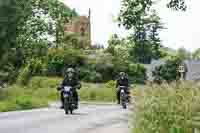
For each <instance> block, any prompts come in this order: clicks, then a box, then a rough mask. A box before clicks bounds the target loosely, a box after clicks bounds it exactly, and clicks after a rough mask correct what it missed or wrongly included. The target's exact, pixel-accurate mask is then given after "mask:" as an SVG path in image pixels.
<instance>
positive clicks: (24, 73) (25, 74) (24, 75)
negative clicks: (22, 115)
mask: <svg viewBox="0 0 200 133" xmlns="http://www.w3.org/2000/svg"><path fill="white" fill-rule="evenodd" d="M30 77H31V71H30V68H29V66H28V65H27V66H26V67H24V68H21V69H20V71H19V75H18V78H17V83H19V84H21V85H27V84H28V82H29V79H30Z"/></svg>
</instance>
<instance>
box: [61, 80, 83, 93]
mask: <svg viewBox="0 0 200 133" xmlns="http://www.w3.org/2000/svg"><path fill="white" fill-rule="evenodd" d="M63 86H71V87H72V88H75V89H80V88H81V83H80V81H79V80H78V79H77V78H73V79H72V80H69V79H68V78H67V77H65V78H64V80H63V81H62V82H61V84H60V87H58V90H61V88H62V87H63Z"/></svg>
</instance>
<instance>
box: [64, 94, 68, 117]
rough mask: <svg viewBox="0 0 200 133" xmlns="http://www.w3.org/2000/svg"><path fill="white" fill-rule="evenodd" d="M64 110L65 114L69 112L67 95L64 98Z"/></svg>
mask: <svg viewBox="0 0 200 133" xmlns="http://www.w3.org/2000/svg"><path fill="white" fill-rule="evenodd" d="M64 110H65V114H69V98H68V97H66V98H65V99H64Z"/></svg>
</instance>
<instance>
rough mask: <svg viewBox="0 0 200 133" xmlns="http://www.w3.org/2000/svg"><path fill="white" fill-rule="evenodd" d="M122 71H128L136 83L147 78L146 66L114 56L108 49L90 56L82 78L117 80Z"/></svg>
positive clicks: (104, 80)
mask: <svg viewBox="0 0 200 133" xmlns="http://www.w3.org/2000/svg"><path fill="white" fill-rule="evenodd" d="M121 71H124V72H126V73H127V74H128V75H129V76H130V80H131V81H132V82H134V83H143V82H144V80H145V79H146V76H145V68H144V67H143V66H142V65H138V64H134V63H132V62H130V61H128V60H125V59H124V58H121V57H120V56H113V55H111V54H110V53H108V52H107V51H106V52H104V51H101V52H97V53H96V54H95V57H93V56H92V57H90V56H89V59H88V61H87V64H86V66H83V67H82V68H81V78H82V79H84V81H90V82H91V81H93V82H97V81H100V82H107V81H109V80H115V79H116V78H117V76H118V74H119V72H121ZM88 79H93V80H88ZM100 79H101V80H100Z"/></svg>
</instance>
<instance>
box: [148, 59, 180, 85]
mask: <svg viewBox="0 0 200 133" xmlns="http://www.w3.org/2000/svg"><path fill="white" fill-rule="evenodd" d="M180 63H181V59H179V58H177V57H175V58H172V59H168V60H167V62H166V63H165V64H164V65H161V66H158V67H156V68H155V70H154V71H153V72H152V74H153V77H154V81H155V82H156V83H161V82H162V81H167V82H172V81H175V80H177V79H179V77H180V75H179V73H178V71H177V69H178V66H179V65H180Z"/></svg>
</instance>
